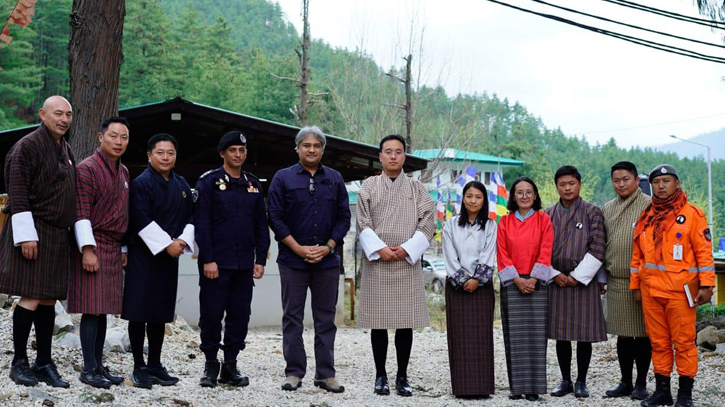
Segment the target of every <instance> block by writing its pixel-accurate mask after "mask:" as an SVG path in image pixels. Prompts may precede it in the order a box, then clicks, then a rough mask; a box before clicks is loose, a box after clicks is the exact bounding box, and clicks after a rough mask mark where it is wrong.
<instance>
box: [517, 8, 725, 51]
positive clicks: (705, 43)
mask: <svg viewBox="0 0 725 407" xmlns="http://www.w3.org/2000/svg"><path fill="white" fill-rule="evenodd" d="M530 1H533V2H534V3H539V4H544V5H547V6H549V7H553V8H556V9H559V10H564V11H568V12H570V13H574V14H580V15H583V16H586V17H591V18H595V19H597V20H602V21H606V22H609V23H614V24H619V25H623V26H625V27H629V28H634V29H636V30H641V31H646V32H650V33H653V34H659V35H664V36H666V37H671V38H677V39H678V40H683V41H690V42H694V43H697V44H702V45H709V46H711V47H717V48H725V45H720V44H713V43H711V42H706V41H700V40H696V39H692V38H687V37H681V36H679V35H674V34H669V33H666V32H662V31H657V30H650V29H649V28H644V27H640V26H638V25H633V24H627V23H623V22H621V21H616V20H612V19H609V18H606V17H602V16H597V15H594V14H589V13H585V12H582V11H578V10H574V9H571V8H568V7H564V6H558V5H556V4H551V3H547V2H545V1H543V0H530Z"/></svg>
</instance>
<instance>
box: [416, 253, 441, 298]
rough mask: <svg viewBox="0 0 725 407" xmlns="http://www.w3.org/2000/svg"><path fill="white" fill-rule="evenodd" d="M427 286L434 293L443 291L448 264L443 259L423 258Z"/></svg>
mask: <svg viewBox="0 0 725 407" xmlns="http://www.w3.org/2000/svg"><path fill="white" fill-rule="evenodd" d="M421 265H422V266H423V281H424V282H425V287H426V288H428V289H430V290H431V291H433V292H434V293H442V292H443V287H445V284H446V276H447V274H446V265H445V262H444V261H443V259H433V258H431V259H422V260H421Z"/></svg>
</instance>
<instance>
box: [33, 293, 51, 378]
mask: <svg viewBox="0 0 725 407" xmlns="http://www.w3.org/2000/svg"><path fill="white" fill-rule="evenodd" d="M34 323H35V343H36V344H37V345H38V356H37V357H36V358H35V363H36V364H37V365H38V366H45V365H47V364H48V363H51V362H52V361H53V359H52V357H51V356H50V348H51V345H52V343H53V327H54V326H55V306H54V305H38V309H36V310H35V321H34Z"/></svg>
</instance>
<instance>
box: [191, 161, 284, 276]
mask: <svg viewBox="0 0 725 407" xmlns="http://www.w3.org/2000/svg"><path fill="white" fill-rule="evenodd" d="M194 202H195V207H194V229H195V238H196V244H197V246H198V247H199V264H200V265H201V264H204V263H212V262H216V263H217V266H218V267H219V268H221V269H235V270H236V269H251V268H253V267H254V264H260V265H263V266H264V265H265V264H266V263H267V251H268V250H269V240H270V239H269V229H268V227H267V218H266V217H265V207H264V193H263V192H262V184H261V183H260V182H259V179H257V177H255V176H254V175H252V174H250V173H248V172H244V171H242V176H241V177H240V178H236V179H235V178H233V177H232V176H230V175H229V174H227V173H226V171H224V167H220V168H217V169H214V170H211V171H207V172H206V173H205V174H203V175H202V176H201V177H200V178H199V181H198V182H197V183H196V191H195V192H194Z"/></svg>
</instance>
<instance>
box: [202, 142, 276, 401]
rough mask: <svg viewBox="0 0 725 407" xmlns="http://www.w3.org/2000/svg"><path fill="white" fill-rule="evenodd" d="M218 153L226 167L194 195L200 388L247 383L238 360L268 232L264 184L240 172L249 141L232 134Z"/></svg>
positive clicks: (206, 176) (209, 174) (204, 177)
mask: <svg viewBox="0 0 725 407" xmlns="http://www.w3.org/2000/svg"><path fill="white" fill-rule="evenodd" d="M217 150H218V151H219V155H220V156H221V158H222V159H223V160H224V165H222V166H221V167H220V168H217V169H214V170H211V171H207V172H206V173H205V174H203V175H202V176H201V177H200V178H199V181H198V182H197V183H196V192H195V193H194V203H195V208H194V223H195V227H196V228H195V233H196V236H195V237H196V240H197V245H198V247H199V263H198V265H199V287H200V292H199V308H200V309H199V310H200V316H199V328H200V329H201V345H200V346H199V348H201V350H202V351H203V352H204V355H205V356H206V365H205V368H204V376H203V377H202V378H201V381H200V384H201V386H203V387H214V386H216V384H217V376H218V380H219V382H221V383H225V384H229V385H232V386H246V385H248V384H249V379H248V378H247V377H245V376H242V375H241V374H240V373H239V370H238V369H237V355H238V354H239V351H241V350H243V349H244V347H245V344H244V340H245V338H246V336H247V326H248V325H249V315H250V308H251V303H252V287H254V281H253V278H256V279H259V278H262V276H263V275H264V266H265V264H266V261H267V250H268V249H269V230H268V228H267V217H266V208H265V206H264V194H263V193H262V184H261V183H260V181H259V179H257V177H255V176H254V175H252V174H251V173H248V172H245V171H242V165H243V164H244V161H245V160H246V158H247V139H246V137H245V136H244V134H242V133H241V132H240V131H230V132H229V133H227V134H225V135H224V136H223V137H222V138H221V140H220V141H219V145H218V147H217ZM225 313H226V318H225V319H224V322H225V326H224V344H223V345H222V344H221V339H222V335H221V333H222V318H224V314H225ZM220 348H221V349H222V350H223V352H224V363H222V364H220V363H219V361H218V360H217V353H218V351H219V349H220ZM220 370H221V372H220Z"/></svg>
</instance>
